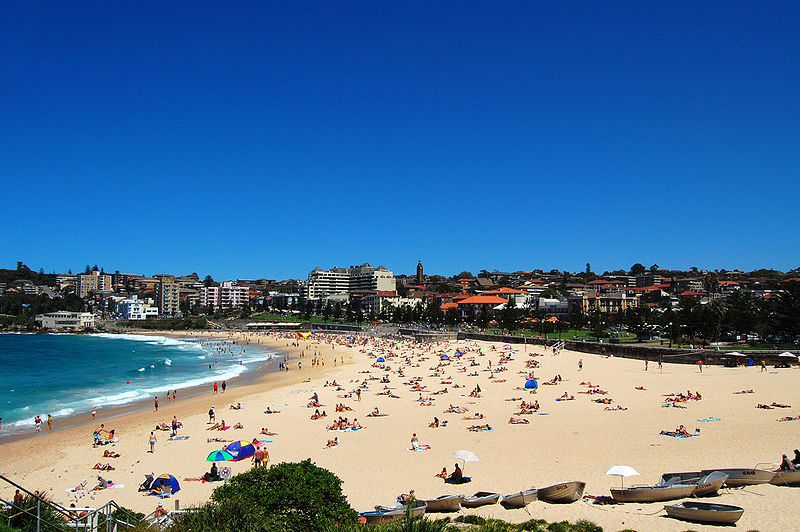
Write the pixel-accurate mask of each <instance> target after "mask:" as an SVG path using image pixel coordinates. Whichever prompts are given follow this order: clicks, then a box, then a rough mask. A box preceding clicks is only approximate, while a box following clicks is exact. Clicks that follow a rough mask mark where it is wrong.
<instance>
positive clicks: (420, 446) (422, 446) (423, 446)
mask: <svg viewBox="0 0 800 532" xmlns="http://www.w3.org/2000/svg"><path fill="white" fill-rule="evenodd" d="M430 448H431V446H430V445H427V444H424V443H420V444H418V445H417V449H416V450H417V451H429V450H430ZM408 450H409V451H413V450H414V449H413V448H412V447H409V448H408Z"/></svg>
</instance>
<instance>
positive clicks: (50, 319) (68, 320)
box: [34, 310, 94, 330]
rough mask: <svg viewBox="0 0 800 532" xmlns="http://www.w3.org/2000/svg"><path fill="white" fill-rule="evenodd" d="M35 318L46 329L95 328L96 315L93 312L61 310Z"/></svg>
mask: <svg viewBox="0 0 800 532" xmlns="http://www.w3.org/2000/svg"><path fill="white" fill-rule="evenodd" d="M34 320H35V321H36V323H38V324H39V326H40V327H42V328H45V329H72V330H76V329H91V328H94V315H92V313H91V312H69V311H67V310H61V311H58V312H49V313H47V314H38V315H37V316H36V317H35V318H34Z"/></svg>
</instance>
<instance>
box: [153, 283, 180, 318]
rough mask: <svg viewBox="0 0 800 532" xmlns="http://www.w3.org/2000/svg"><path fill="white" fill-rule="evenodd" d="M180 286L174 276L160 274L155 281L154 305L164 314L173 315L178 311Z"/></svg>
mask: <svg viewBox="0 0 800 532" xmlns="http://www.w3.org/2000/svg"><path fill="white" fill-rule="evenodd" d="M180 295H181V288H180V285H179V284H178V282H177V281H176V280H175V278H174V277H169V276H166V275H165V276H162V277H161V278H160V280H159V282H158V283H156V305H158V312H159V313H160V314H162V315H164V316H174V315H176V314H178V312H179V311H180Z"/></svg>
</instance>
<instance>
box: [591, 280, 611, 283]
mask: <svg viewBox="0 0 800 532" xmlns="http://www.w3.org/2000/svg"><path fill="white" fill-rule="evenodd" d="M589 284H611V281H606V280H605V279H596V280H594V281H592V282H590V283H589Z"/></svg>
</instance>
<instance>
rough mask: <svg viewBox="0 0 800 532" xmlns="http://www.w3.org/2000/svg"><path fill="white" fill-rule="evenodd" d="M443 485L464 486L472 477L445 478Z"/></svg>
mask: <svg viewBox="0 0 800 532" xmlns="http://www.w3.org/2000/svg"><path fill="white" fill-rule="evenodd" d="M444 482H445V484H466V483H467V482H472V477H461V478H450V477H448V478H446V479H444Z"/></svg>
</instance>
